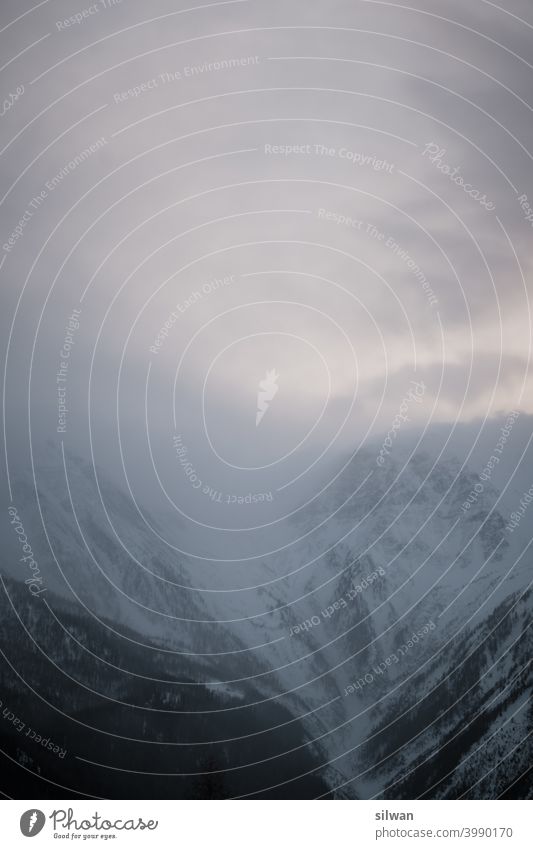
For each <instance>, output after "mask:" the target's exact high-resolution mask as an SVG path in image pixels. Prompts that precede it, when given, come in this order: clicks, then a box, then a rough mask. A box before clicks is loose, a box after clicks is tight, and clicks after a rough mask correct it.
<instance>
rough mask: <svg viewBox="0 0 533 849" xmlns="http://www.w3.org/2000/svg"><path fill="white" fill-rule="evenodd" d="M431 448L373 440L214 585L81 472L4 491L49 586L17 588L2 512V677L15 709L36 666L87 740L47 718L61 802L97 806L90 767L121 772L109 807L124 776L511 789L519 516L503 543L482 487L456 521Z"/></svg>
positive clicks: (523, 551) (63, 471)
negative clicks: (280, 538) (64, 770)
mask: <svg viewBox="0 0 533 849" xmlns="http://www.w3.org/2000/svg"><path fill="white" fill-rule="evenodd" d="M437 455H438V452H434V451H431V452H428V450H427V447H426V449H424V450H416V451H414V452H413V451H412V445H411V444H407V443H406V444H404V445H400V443H398V445H397V446H395V451H394V452H393V453H392V454H391V456H389V457H388V459H387V462H386V464H384V465H383V466H379V465H378V464H376V446H375V445H374V446H368V447H366V448H365V449H362V450H360V451H359V452H357V454H356V455H355V456H354V457H353V459H351V461H350V462H349V463H348V465H347V467H346V469H345V470H344V472H343V474H342V475H340V476H339V477H338V479H337V480H336V481H335V482H334V483H333V484H332V485H331V486H330V487H329V488H328V490H327V493H326V497H323V498H321V499H317V500H316V501H315V502H313V503H311V504H310V505H309V506H308V507H306V508H304V509H303V510H301V511H297V512H296V513H295V515H294V516H293V517H292V519H291V520H290V535H291V537H292V539H293V543H292V544H290V545H285V546H281V545H280V546H278V548H280V549H281V550H279V551H277V552H276V553H275V554H272V555H269V554H268V551H270V550H271V549H274V548H276V545H275V542H276V539H275V537H274V538H273V534H272V531H271V530H270V529H269V530H268V532H266V531H265V535H264V538H263V539H261V538H259V542H258V550H264V551H265V552H267V553H266V554H265V557H262V558H258V559H256V560H255V561H250V563H247V564H246V570H245V571H243V567H242V564H240V563H237V562H236V563H228V564H224V565H225V569H224V572H223V574H222V573H217V575H216V577H214V578H213V574H214V573H213V571H210V570H209V568H208V567H205V566H204V565H202V566H201V567H200V566H199V565H198V563H197V562H195V560H194V558H191V557H190V556H187V555H184V554H180V553H177V552H176V551H175V550H173V549H172V548H171V547H170V546H169V545H166V544H165V543H164V541H163V540H164V539H168V538H172V534H171V533H170V530H171V529H170V528H169V527H167V526H166V524H165V523H167V521H168V520H167V519H166V518H165V519H161V517H159V521H158V519H157V518H152V517H150V512H149V510H148V511H146V510H145V509H144V507H143V509H142V515H141V513H140V512H139V510H137V508H136V506H135V505H134V504H133V503H132V500H131V499H130V498H129V497H128V496H126V495H125V494H124V493H123V492H122V491H121V490H120V489H119V488H117V487H116V486H115V485H114V484H111V483H110V482H109V481H107V480H106V478H105V475H102V474H101V473H99V475H98V485H97V482H96V479H95V476H94V472H93V470H92V468H91V467H90V466H89V465H88V464H86V463H85V462H84V461H82V460H80V459H79V458H77V457H74V456H72V455H67V457H66V463H65V467H63V463H62V462H61V463H60V464H57V463H50V464H49V465H47V464H43V465H41V466H39V467H38V468H37V470H36V480H37V495H38V498H37V497H36V491H35V486H34V483H33V479H32V477H30V476H24V475H22V476H19V477H18V478H17V479H16V480H15V481H14V484H13V504H14V505H15V506H16V509H17V510H18V515H19V517H20V521H21V522H22V523H23V525H24V531H25V533H26V535H27V538H28V539H29V540H31V544H32V546H33V550H34V551H35V552H39V555H38V561H39V568H40V570H41V573H42V575H43V580H44V584H45V585H46V593H43V594H42V595H40V596H39V597H37V598H33V597H32V596H31V593H29V592H28V590H27V586H24V584H23V583H22V582H23V581H24V579H25V577H26V573H25V572H24V568H25V566H24V564H23V563H22V564H21V562H20V551H19V549H20V544H19V540H18V538H17V535H16V534H15V533H14V532H13V527H12V526H10V521H9V516H8V514H7V510H3V515H4V516H7V517H8V518H7V521H6V520H4V527H3V529H2V533H3V541H4V546H3V550H4V559H3V569H2V572H3V575H4V588H5V593H4V597H3V606H4V612H5V616H4V617H3V621H4V620H5V621H7V620H10V621H12V622H14V621H15V619H16V622H17V629H18V633H19V634H20V642H17V644H16V645H15V646H14V645H10V644H9V643H8V642H6V645H8V648H9V650H7V651H6V655H5V660H6V661H7V666H6V663H4V665H3V669H2V681H3V684H4V688H6V689H7V691H8V692H9V694H10V699H11V701H12V702H13V703H16V704H17V705H18V704H20V705H22V703H23V698H22V694H23V692H24V688H23V686H22V683H21V681H20V680H19V679H18V678H17V676H16V675H14V673H13V671H12V670H11V668H10V666H9V663H11V664H12V665H13V666H14V667H15V668H16V669H17V670H30V671H33V673H34V675H33V678H31V676H30V678H29V679H28V683H29V682H30V681H32V680H33V684H34V685H35V686H36V689H38V691H39V693H40V697H41V698H42V697H43V692H46V693H47V699H48V701H50V702H51V703H53V704H56V706H57V705H61V708H62V710H64V711H65V712H66V713H67V715H68V716H73V715H75V718H76V720H80V717H83V720H82V721H83V722H87V723H88V724H89V725H90V726H91V729H101V731H100V732H97V731H94V730H91V731H88V732H87V734H88V736H87V740H85V739H84V735H85V732H84V735H80V732H79V726H76V722H74V725H72V722H71V721H70V720H69V721H68V722H67V721H66V720H63V719H61V720H59V719H58V717H57V715H56V714H55V713H54V711H53V710H52V711H51V715H53V716H55V719H54V720H53V722H52V724H53V728H54V729H55V733H56V736H61V737H62V739H63V738H65V743H64V745H65V746H68V741H67V740H66V737H68V735H69V734H70V735H73V739H74V741H75V748H76V749H77V750H79V751H80V752H83V753H82V754H80V757H82V758H84V760H83V764H84V771H83V780H80V783H79V784H77V783H76V782H74V784H73V785H72V789H76V790H79V792H82V793H89V794H92V793H93V792H94V793H95V795H99V794H100V793H102V794H103V795H112V794H113V792H114V787H113V786H112V785H111V784H110V783H109V781H108V778H109V772H108V771H107V770H106V769H105V768H104V767H102V766H99V767H97V766H91V764H88V763H87V760H89V761H93V762H97V763H100V764H104V765H105V764H108V765H113V767H115V768H118V769H119V770H121V771H119V772H118V773H116V775H115V778H116V777H117V776H119V780H120V781H121V782H127V783H123V784H122V785H121V787H122V788H127V789H122V790H121V791H120V792H119V795H122V796H123V797H124V796H128V795H132V796H133V795H135V793H138V792H140V791H139V789H138V785H137V784H136V779H135V777H134V776H135V774H136V772H139V773H141V772H149V773H152V772H162V773H168V772H182V773H183V772H194V773H196V772H202V773H203V772H209V773H213V776H211V778H210V779H209V782H211V783H210V784H209V787H210V788H211V789H210V790H206V789H205V787H204V789H203V791H202V792H206V793H211V792H212V793H213V794H214V795H248V794H250V795H255V794H260V795H261V794H262V795H269V794H274V795H276V794H277V795H280V796H282V797H283V796H286V797H287V798H293V797H298V795H302V796H306V795H311V796H318V795H328V794H329V795H330V796H331V795H334V796H340V797H342V796H346V797H365V798H367V797H371V796H382V797H391V798H412V797H416V796H420V795H424V794H425V795H427V796H428V797H434V796H439V797H440V796H444V797H445V796H449V797H457V796H460V795H462V794H464V795H471V796H473V797H477V796H479V797H488V798H492V797H496V796H498V795H500V794H505V793H508V794H509V795H510V796H513V795H517V796H519V797H524V796H526V795H529V794H530V791H529V790H528V785H527V783H526V779H525V778H524V777H523V773H524V771H525V770H526V768H527V765H528V763H527V761H528V757H529V758H530V749H529V748H528V745H527V740H526V739H525V738H526V736H527V733H528V726H530V725H531V709H530V707H529V704H528V694H529V691H530V688H531V678H530V667H529V658H530V657H531V646H530V644H528V634H529V632H528V630H527V628H528V624H529V622H530V616H531V593H529V591H528V587H529V583H530V553H529V549H528V548H527V543H528V542H529V536H528V532H527V530H526V523H525V522H524V523H522V525H521V526H520V527H519V528H518V529H516V531H515V532H513V533H510V532H509V530H508V529H506V525H507V524H508V515H507V513H506V512H505V511H502V512H501V506H502V504H505V505H507V504H508V502H505V500H504V499H500V494H501V493H500V491H499V490H498V489H497V488H496V487H495V486H494V485H493V484H492V482H490V481H489V482H486V483H485V484H484V486H483V490H482V492H476V499H475V502H474V503H473V504H471V506H470V507H469V508H468V509H466V508H465V507H464V505H465V503H466V502H467V501H468V497H469V493H472V492H473V491H476V489H475V487H476V484H477V483H479V473H478V471H477V470H474V469H473V468H472V467H469V466H463V467H462V466H461V464H460V462H459V461H458V460H457V459H455V458H454V457H453V456H450V455H448V456H445V457H442V458H441V459H437ZM67 483H68V485H67ZM478 488H479V487H478ZM6 506H7V505H6ZM505 509H508V506H506V508H505ZM41 517H42V518H41ZM143 517H144V518H147V517H148V518H147V521H148V522H149V525H150V526H151V527H152V528H154V529H155V530H156V532H157V535H156V536H154V533H152V531H151V530H150V527H149V526H148V524H147V523H146V522H145V521H144V519H143ZM44 528H45V529H46V533H45V531H44ZM172 530H174V529H172ZM174 537H175V534H174ZM224 584H226V585H227V590H224ZM214 585H215V586H216V587H217V589H216V591H213V586H214ZM13 617H15V619H14V618H13ZM19 617H20V620H19ZM33 640H35V641H36V643H37V644H38V647H36V646H35V644H34V642H33ZM39 655H40V659H39V668H38V669H37V668H36V663H37V660H36V659H37V658H39ZM45 658H46V659H45ZM43 669H45V670H46V674H44V673H43ZM25 680H26V679H25ZM4 701H5V700H4ZM67 708H68V710H67ZM12 710H13V708H12ZM20 710H22V707H20ZM176 712H177V713H176ZM176 723H177V725H176ZM121 728H122V729H123V728H127V729H128V732H127V733H125V734H124V735H123V736H124V737H125V738H127V739H128V741H129V742H127V743H126V740H125V739H124V740H121V739H119V738H120V736H121V733H119V730H118V729H121ZM269 729H271V730H269ZM5 731H6V724H5V723H4V732H5ZM106 734H108V735H110V737H109V739H108V743H107V744H104V743H103V739H104V738H105V735H106ZM117 734H118V737H117V736H115V735H117ZM13 736H15V737H16V735H13V733H11V737H13ZM82 740H83V744H82V742H81V741H82ZM89 740H90V746H89V748H87V746H86V743H87V742H88V741H89ZM132 740H133V741H146V740H150V741H151V745H149V744H148V743H146V742H144V743H143V742H135V743H134V742H131V741H132ZM209 740H210V741H212V745H211V746H209V747H206V746H205V741H209ZM222 740H224V741H226V742H223V743H222V742H218V743H217V742H216V741H222ZM227 741H229V742H227ZM14 742H16V740H15V741H13V740H11V743H14ZM19 742H20V741H19ZM156 744H157V745H156ZM176 746H178V747H179V752H180V759H179V769H178V770H176V768H175V767H176V761H175V752H176ZM91 747H92V748H93V749H94V751H95V752H97V755H98V756H96V755H95V756H94V757H91V756H90V751H91ZM15 748H16V747H15ZM69 748H72V747H71V746H70V747H69ZM206 748H207V751H208V753H209V754H208V755H206V752H205V750H206ZM154 749H155V750H156V752H157V756H154V755H153V754H152V755H149V753H148V752H147V750H151V751H153V750H154ZM13 752H14V755H13V756H14V758H15V760H18V761H19V762H20V757H21V755H20V753H19V754H18V755H17V754H16V753H15V749H13ZM87 752H89V755H88V754H87ZM284 753H288V754H284ZM26 756H27V755H26ZM74 757H75V756H74ZM56 760H57V759H56ZM257 761H259V762H260V764H261V765H260V766H258V765H257V763H256V762H257ZM80 763H81V762H78V766H79V764H80ZM254 763H255V764H256V765H255V766H253V764H254ZM117 764H118V765H119V766H118V767H117ZM247 764H252V766H247ZM202 765H203V766H202ZM45 766H46V769H44V767H45ZM171 767H172V768H171ZM42 768H43V770H44V771H45V773H46V770H48V769H50V763H49V762H47V763H46V764H45V765H43V767H42ZM131 770H133V771H134V772H130V771H131ZM31 771H32V772H35V769H34V768H31ZM52 772H53V769H52ZM236 776H241V777H243V781H241V780H240V778H239V780H236ZM244 776H247V778H246V780H244ZM149 780H150V781H152V782H153V783H152V785H151V786H152V787H153V788H154V796H157V795H158V794H159V795H162V790H161V784H160V782H161V780H162V779H161V777H160V776H159V777H156V776H152V777H151V778H150V779H149ZM198 780H200V779H197V778H195V779H194V780H193V779H188V781H187V790H184V789H183V779H181V781H182V783H181V784H179V780H178V779H176V782H177V784H176V783H173V784H172V788H173V789H172V792H174V793H178V792H179V793H182V794H183V793H185V794H187V793H190V794H192V795H194V793H195V792H197V791H198V788H197V789H196V790H194V786H196V785H195V784H194V782H195V781H196V782H197V781H198ZM173 781H174V779H173ZM158 782H159V783H158ZM81 784H83V789H81ZM178 785H179V790H178V789H176V788H177V786H178ZM91 788H93V789H91ZM95 788H96V789H95ZM268 788H274V789H268Z"/></svg>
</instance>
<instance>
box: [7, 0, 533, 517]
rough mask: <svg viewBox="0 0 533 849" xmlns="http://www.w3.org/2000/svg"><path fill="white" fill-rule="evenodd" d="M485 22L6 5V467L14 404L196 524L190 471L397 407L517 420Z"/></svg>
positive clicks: (519, 133) (505, 216)
mask: <svg viewBox="0 0 533 849" xmlns="http://www.w3.org/2000/svg"><path fill="white" fill-rule="evenodd" d="M505 5H506V9H505V10H503V9H500V8H498V5H497V4H496V3H492V2H490V3H489V2H487V1H486V0H475V2H472V3H469V4H467V5H465V4H464V2H455V0H446V2H444V0H420V2H419V3H417V5H416V8H415V7H414V6H413V7H412V8H408V7H406V6H404V7H401V6H400V5H399V4H397V3H394V2H390V3H389V2H356V1H355V0H354V2H326V0H323V2H288V3H287V2H278V0H274V2H271V1H270V0H269V2H264V0H263V1H262V2H256V0H243V2H231V3H212V4H208V5H206V4H200V3H195V2H192V3H188V4H187V7H188V8H189V9H190V10H189V11H186V12H183V13H182V12H178V11H176V10H175V8H174V4H172V3H170V2H167V3H165V2H157V3H155V4H149V5H147V4H146V3H140V2H133V0H122V2H121V3H118V2H117V3H115V4H113V3H110V2H109V0H108V2H107V3H105V4H104V3H102V2H100V3H98V4H94V5H93V6H91V5H90V4H89V3H87V4H85V5H84V4H83V2H80V3H73V2H68V3H67V2H64V3H60V2H56V1H55V0H51V2H44V3H41V4H40V5H39V6H38V7H36V8H35V10H34V11H32V12H30V13H28V14H27V15H24V16H23V17H20V19H18V20H15V19H17V18H18V17H19V15H22V14H23V11H25V9H24V10H23V11H22V7H21V5H20V3H19V2H18V0H8V2H4V3H3V4H2V13H1V16H2V26H4V27H6V28H5V29H4V30H3V31H2V32H1V33H0V37H2V38H3V39H4V44H5V47H4V56H5V57H6V61H8V60H11V61H10V62H9V63H8V65H7V66H5V67H4V70H3V71H2V74H3V91H4V95H5V96H6V97H8V94H16V92H17V91H19V94H18V96H17V97H16V98H12V99H11V100H10V101H9V103H10V105H9V108H8V109H5V106H4V115H3V116H2V122H3V129H4V133H3V138H4V139H5V141H4V149H3V152H2V160H1V168H2V171H1V175H2V195H3V198H4V200H3V205H4V214H3V218H2V222H3V224H2V227H3V232H2V239H1V241H2V245H3V247H2V260H3V266H2V272H1V273H2V276H3V280H4V283H3V287H2V299H3V302H4V306H3V309H2V314H1V318H0V321H1V323H2V330H3V331H4V334H5V338H7V337H8V335H9V333H10V332H11V336H10V339H9V359H8V368H7V394H6V398H7V407H8V429H7V437H8V449H7V450H8V456H9V452H10V451H13V450H14V446H15V445H17V444H19V443H20V442H21V441H22V442H25V441H26V434H27V432H28V393H29V392H30V395H29V401H30V403H29V409H30V411H31V431H32V438H33V439H34V440H36V441H37V442H42V441H45V440H52V443H53V444H54V445H55V446H56V447H57V449H58V450H59V447H60V443H61V440H63V441H64V443H65V445H66V446H67V447H68V448H69V449H70V450H73V451H76V452H79V453H82V454H84V455H85V456H88V455H90V451H91V442H90V439H91V438H92V449H93V451H94V452H95V459H96V460H97V462H101V463H103V464H107V465H109V466H111V465H113V467H114V468H118V467H120V466H121V463H122V459H124V463H125V468H126V469H127V470H128V474H129V475H130V476H131V479H132V481H135V480H136V481H137V484H138V485H140V484H139V481H142V480H143V479H145V480H147V481H148V480H149V481H150V483H149V484H148V483H147V484H146V486H147V488H148V489H149V488H150V487H151V486H154V485H156V484H157V486H159V485H160V484H161V485H162V486H164V488H165V491H166V492H167V493H168V496H169V501H170V500H175V501H176V502H177V503H178V506H179V508H180V509H183V510H185V505H186V504H190V505H192V506H191V509H192V511H193V513H194V511H196V516H198V515H202V511H207V508H208V506H209V508H211V506H212V505H209V504H208V501H206V499H205V497H204V498H203V500H202V497H201V496H200V495H199V494H198V491H197V490H196V489H195V487H194V486H193V485H192V484H191V482H190V479H189V480H187V478H186V475H185V471H184V469H185V466H184V463H181V465H180V457H181V458H183V457H185V455H187V458H186V459H187V461H188V462H190V464H191V465H190V466H189V472H190V469H191V468H192V469H193V472H190V474H189V478H190V477H191V475H192V474H193V473H194V474H196V475H197V479H198V480H200V481H201V482H202V489H203V486H204V485H205V486H208V487H209V486H210V487H212V488H213V489H214V490H216V491H224V493H225V494H228V493H233V494H236V495H239V494H240V495H244V494H247V493H253V494H259V495H260V494H263V495H264V494H265V493H268V492H271V491H275V490H276V488H279V487H285V486H286V485H287V484H290V482H291V481H292V480H293V479H294V478H298V479H299V481H300V484H299V485H300V486H303V487H304V489H305V483H302V482H305V481H306V480H307V478H306V477H305V475H306V474H307V472H306V470H307V468H308V466H310V465H312V464H315V465H314V467H313V468H314V471H315V472H316V473H317V474H318V475H321V474H325V473H326V470H327V469H328V463H330V464H331V463H332V462H333V459H334V458H337V457H339V456H340V455H341V454H342V453H343V452H345V451H346V450H354V449H355V448H357V446H358V445H359V444H360V443H361V441H362V440H368V439H379V438H380V437H383V435H385V434H386V433H387V432H388V431H389V430H390V428H391V427H392V424H393V422H394V420H395V416H396V415H397V414H398V413H399V411H400V410H403V415H404V416H405V417H406V419H408V422H407V421H405V422H404V423H403V424H402V426H405V427H412V426H413V425H417V426H421V427H423V426H425V425H426V424H427V423H430V422H440V423H443V422H444V423H450V424H453V423H454V422H456V421H461V422H463V423H464V422H469V421H472V420H474V419H483V418H484V417H486V416H494V415H497V414H500V413H506V412H507V411H509V410H511V409H516V408H518V409H521V410H525V411H527V412H533V409H532V400H531V399H532V398H533V393H532V391H531V389H532V386H531V376H530V372H529V355H530V329H531V323H530V313H529V300H528V294H529V292H530V290H531V261H532V257H531V240H532V236H533V233H532V223H533V222H529V221H528V220H527V215H528V207H527V204H528V203H529V204H531V206H533V179H532V174H533V169H532V167H531V166H532V154H531V152H530V151H529V147H530V139H531V137H532V136H531V127H532V108H533V104H531V103H530V101H531V90H530V87H529V86H528V82H529V79H530V76H529V75H530V73H531V68H532V64H531V63H533V55H531V26H532V22H531V20H530V19H531V6H530V4H529V3H527V2H525V0H524V2H519V0H512V2H510V3H506V4H505ZM24 6H26V4H24ZM196 7H197V8H196ZM28 8H29V7H28ZM528 21H530V22H529V23H528ZM10 22H11V24H10ZM32 45H33V46H32ZM21 88H23V91H22V92H20V90H21ZM98 140H100V142H98ZM97 142H98V143H97ZM91 146H92V148H91ZM83 151H85V153H83V155H82V157H81V158H79V157H80V154H82V152H83ZM76 157H78V159H76ZM69 163H71V164H70V165H69ZM62 169H63V170H62ZM56 176H57V177H58V179H57V180H56V181H55V183H54V182H52V183H51V182H50V181H54V178H55V177H56ZM461 181H462V183H461ZM47 183H48V186H47ZM50 185H52V188H50ZM39 194H41V198H40V203H39V204H36V205H34V206H33V207H32V206H31V201H32V198H33V197H35V196H36V195H39ZM520 199H521V200H520ZM28 210H29V213H30V214H29V215H28V214H27V213H28ZM529 212H530V213H531V211H529ZM25 214H26V218H27V220H26V221H24V224H23V226H22V227H21V228H20V227H19V230H20V231H21V232H19V234H18V235H17V234H16V231H17V225H19V222H20V220H21V219H22V218H23V216H24V215H25ZM532 215H533V213H532ZM10 237H11V240H12V243H11V244H10V243H9V239H10ZM6 246H7V247H6ZM214 281H215V282H214ZM23 289H24V293H23V294H22V296H21V292H22V290H23ZM19 298H20V300H19ZM73 310H80V311H81V312H80V313H79V328H76V329H75V330H74V332H73V340H71V342H72V344H71V348H70V350H69V354H70V356H69V358H68V368H67V369H66V372H67V373H68V376H67V379H66V381H64V382H63V383H62V384H58V383H57V377H56V375H57V373H58V369H60V368H61V362H64V361H65V358H63V357H62V355H61V351H62V348H63V344H64V340H65V335H66V327H67V325H68V321H69V317H70V316H72V315H73ZM76 315H77V314H76ZM165 325H166V326H165ZM151 349H152V350H151ZM154 349H155V350H154ZM156 352H157V353H156ZM32 356H33V359H32ZM30 365H31V376H30ZM272 370H274V371H275V373H276V376H275V379H274V380H271V381H270V388H269V387H268V380H267V389H266V390H264V389H263V390H262V389H261V387H260V386H259V383H260V381H264V380H265V378H266V377H267V372H271V371H272ZM273 383H274V384H275V388H274V389H272V384H273ZM58 385H60V386H61V385H62V386H63V388H64V389H65V391H66V396H61V397H66V399H67V403H66V406H67V408H68V410H67V413H66V419H65V421H66V424H65V431H64V432H58V430H57V427H58V396H57V388H58ZM416 386H418V387H419V390H418V392H419V394H418V395H417V397H416V399H415V398H414V397H412V393H413V388H414V387H416ZM261 391H263V392H264V393H265V392H266V395H264V397H263V400H264V399H265V398H266V402H265V403H266V405H267V406H266V410H265V411H264V414H263V417H262V418H261V421H260V423H259V424H258V425H256V415H257V412H258V403H259V397H258V393H260V392H261ZM409 393H411V397H409ZM402 405H403V406H402ZM89 408H90V415H89ZM89 424H90V428H89ZM117 425H118V427H117ZM119 435H120V443H119ZM177 435H179V438H180V439H181V445H182V447H184V448H185V453H184V452H183V451H182V453H181V455H179V456H178V453H177V451H176V442H175V437H176V436H177ZM121 450H122V457H121V453H120V451H121ZM156 472H157V475H158V476H159V481H157V480H156V475H155V473H156ZM169 506H170V505H169ZM208 512H209V511H208Z"/></svg>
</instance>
